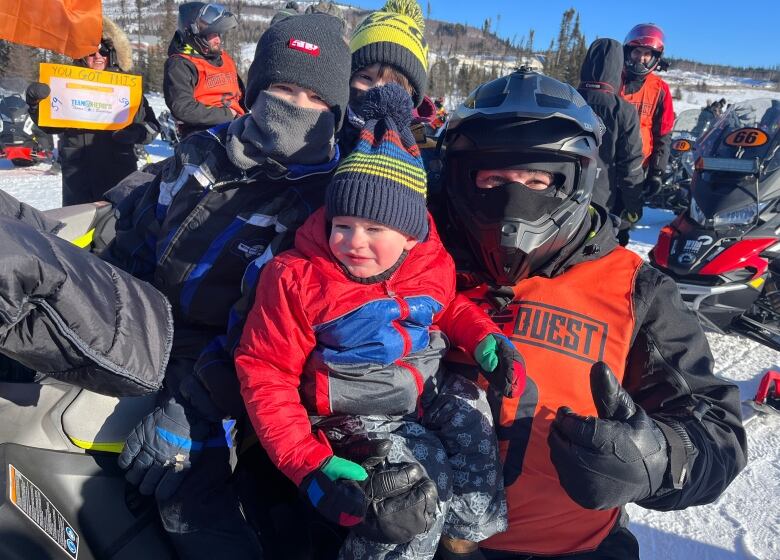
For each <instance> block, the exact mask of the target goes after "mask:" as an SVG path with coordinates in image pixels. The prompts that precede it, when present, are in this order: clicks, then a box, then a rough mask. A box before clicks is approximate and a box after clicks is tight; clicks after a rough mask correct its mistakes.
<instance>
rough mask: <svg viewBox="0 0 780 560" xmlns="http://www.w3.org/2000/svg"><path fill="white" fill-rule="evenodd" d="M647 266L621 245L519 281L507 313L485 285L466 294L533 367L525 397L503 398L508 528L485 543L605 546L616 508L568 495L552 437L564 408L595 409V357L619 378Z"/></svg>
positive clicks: (581, 548)
mask: <svg viewBox="0 0 780 560" xmlns="http://www.w3.org/2000/svg"><path fill="white" fill-rule="evenodd" d="M641 266H642V259H641V257H639V256H638V255H637V254H635V253H633V252H632V251H629V250H627V249H624V248H622V247H619V248H616V249H614V250H613V251H612V252H611V253H609V254H608V255H606V256H604V257H602V258H599V259H596V260H593V261H589V262H584V263H580V264H578V265H575V266H574V267H572V268H570V269H568V270H567V271H566V272H565V273H563V274H561V275H559V276H556V277H555V278H544V277H538V276H537V277H533V278H528V279H526V280H523V281H521V282H520V283H519V284H518V285H517V286H516V287H515V290H514V291H515V299H514V301H513V302H512V303H510V304H509V305H508V306H507V307H506V308H504V309H503V310H501V311H500V312H496V311H495V310H494V309H493V308H492V307H491V306H490V304H488V303H487V302H486V300H485V299H484V297H483V296H484V294H485V291H486V288H485V287H484V286H481V287H478V288H475V289H474V290H470V291H466V292H464V295H466V296H468V297H470V298H471V299H472V300H474V301H475V302H476V303H477V304H479V305H480V306H481V307H483V309H485V310H486V311H487V312H488V313H490V314H491V315H493V320H494V321H495V322H496V324H497V325H499V327H500V328H501V330H502V332H503V333H504V334H505V335H506V336H507V337H509V338H510V339H511V340H512V341H513V342H514V343H515V346H516V348H517V350H518V351H519V352H520V353H521V354H522V355H523V357H524V359H525V362H526V367H527V372H528V380H527V382H526V389H525V391H524V393H523V395H521V396H520V397H519V398H512V399H508V398H504V399H503V401H502V407H501V413H500V421H499V424H498V426H497V427H496V432H497V434H498V439H499V449H500V451H501V458H502V462H503V465H504V482H505V484H506V494H507V505H508V517H509V529H508V530H507V531H506V532H504V533H498V534H497V535H494V536H493V537H491V538H489V539H488V540H486V541H484V542H483V543H481V544H482V545H484V546H485V548H488V549H493V550H502V551H512V552H519V553H525V554H534V555H536V554H540V555H558V554H567V553H575V552H585V551H589V550H593V549H595V548H596V547H598V546H599V544H600V543H601V542H602V541H603V540H604V538H605V537H606V536H607V534H608V533H609V532H610V530H611V529H612V528H613V526H614V525H615V522H616V521H617V519H618V516H619V513H620V510H619V509H610V510H606V511H596V510H589V509H584V508H582V507H580V506H579V505H577V504H576V503H575V502H574V501H573V500H572V499H571V498H569V496H568V495H567V494H566V491H565V490H564V489H563V487H562V486H561V485H560V482H559V481H558V474H557V472H556V470H555V467H554V465H553V464H552V461H551V460H550V448H549V446H548V444H547V436H548V434H549V431H550V424H551V423H552V421H553V419H554V418H555V413H556V411H557V410H558V407H560V406H563V405H566V406H569V407H570V408H572V409H573V410H574V411H575V412H577V413H579V414H582V415H586V416H587V415H596V407H595V405H594V404H593V398H592V396H591V393H590V368H591V365H592V364H593V363H594V362H597V361H604V362H606V363H607V364H608V365H609V366H610V367H611V368H612V371H613V372H614V373H615V375H616V376H617V378H618V379H619V380H621V381H622V379H623V374H624V370H625V365H626V360H627V357H628V352H629V349H630V347H631V334H632V332H633V330H634V322H635V317H634V309H633V305H632V292H633V289H634V281H635V278H636V275H637V273H638V271H639V268H640V267H641ZM605 278H609V282H605V281H604V279H605Z"/></svg>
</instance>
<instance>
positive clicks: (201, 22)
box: [163, 2, 246, 138]
mask: <svg viewBox="0 0 780 560" xmlns="http://www.w3.org/2000/svg"><path fill="white" fill-rule="evenodd" d="M237 25H238V20H237V19H236V16H234V15H233V14H232V13H230V12H228V11H227V10H226V9H225V8H224V6H221V5H219V4H206V3H204V2H186V3H184V4H182V5H181V6H179V28H178V30H177V31H176V33H175V34H174V36H173V39H172V40H171V44H170V45H169V47H168V60H167V61H166V62H165V70H164V75H163V94H164V95H165V103H166V105H168V108H169V109H170V110H171V114H172V115H173V117H174V118H175V119H176V120H177V121H178V122H179V133H180V136H181V137H182V138H183V137H185V136H187V135H189V134H191V133H193V132H197V131H199V130H205V129H207V128H211V127H212V126H216V125H218V124H221V123H224V122H228V121H232V120H233V119H234V118H235V117H239V116H241V115H243V114H244V113H246V108H245V107H244V104H243V97H244V84H243V83H242V82H241V78H239V76H238V71H237V69H236V63H235V62H234V61H233V59H232V58H231V57H230V55H229V54H228V53H227V52H225V51H224V50H223V44H222V37H223V35H224V34H225V33H226V32H227V31H229V30H230V29H233V28H234V27H236V26H237Z"/></svg>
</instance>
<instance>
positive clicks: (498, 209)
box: [469, 183, 564, 222]
mask: <svg viewBox="0 0 780 560" xmlns="http://www.w3.org/2000/svg"><path fill="white" fill-rule="evenodd" d="M557 192H558V189H557V187H556V186H555V185H551V186H549V187H547V188H546V189H544V190H541V191H538V190H534V189H531V188H529V187H527V186H525V185H524V184H523V183H504V184H503V185H499V186H497V187H493V188H490V189H480V188H477V187H472V191H471V196H470V197H469V198H470V199H471V203H472V204H473V205H474V208H475V209H476V211H477V212H479V213H480V214H482V215H483V216H484V217H485V218H486V219H487V220H488V221H492V222H500V221H504V220H505V219H510V220H511V219H514V220H523V221H526V222H535V221H536V220H538V219H539V218H541V217H543V216H549V215H550V214H552V213H553V212H555V210H557V209H558V207H559V206H560V205H561V203H562V202H563V200H564V199H562V198H559V197H557V196H556V194H557Z"/></svg>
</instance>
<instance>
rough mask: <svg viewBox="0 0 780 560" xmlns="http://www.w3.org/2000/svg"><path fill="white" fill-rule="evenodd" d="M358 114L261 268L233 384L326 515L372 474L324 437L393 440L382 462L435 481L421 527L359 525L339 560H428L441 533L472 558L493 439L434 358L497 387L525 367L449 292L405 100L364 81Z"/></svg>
mask: <svg viewBox="0 0 780 560" xmlns="http://www.w3.org/2000/svg"><path fill="white" fill-rule="evenodd" d="M364 111H365V112H366V114H367V115H369V116H370V119H369V120H368V121H367V123H366V126H365V128H364V129H363V130H362V132H361V137H360V141H359V142H358V145H357V148H356V149H355V151H354V152H353V153H352V154H351V155H350V156H349V157H347V158H346V159H345V160H344V161H343V163H342V164H341V165H340V166H339V168H338V170H337V171H336V174H335V175H334V178H333V180H332V182H331V184H330V185H329V187H328V191H327V194H326V205H325V208H323V209H320V210H319V211H318V212H316V213H315V214H313V215H312V216H311V218H310V219H309V220H308V221H307V222H306V223H305V224H304V225H303V226H302V227H301V228H300V229H299V230H298V232H297V236H296V240H295V249H294V250H291V251H288V252H286V253H283V254H281V255H279V256H277V257H276V258H275V259H273V260H272V261H271V262H270V263H269V264H268V265H267V266H266V267H265V269H264V270H263V272H262V275H261V278H260V282H259V285H258V288H257V296H256V301H255V304H254V307H253V309H252V311H251V313H250V315H249V317H248V320H247V323H246V326H245V329H244V334H243V336H242V339H241V344H240V346H239V348H238V350H237V351H236V366H237V370H238V376H239V380H240V382H241V393H242V395H243V397H244V401H245V403H246V407H247V410H248V412H249V416H250V419H251V421H252V423H253V425H254V427H255V430H256V431H257V434H258V436H259V438H260V441H261V443H262V444H263V446H264V447H265V449H266V451H267V452H268V454H269V456H270V458H271V460H272V461H273V462H274V464H276V466H277V467H278V468H279V469H280V470H281V471H282V472H283V473H284V474H286V475H287V476H288V477H289V478H290V479H291V480H293V481H294V482H295V483H296V484H298V485H299V487H300V488H301V490H302V491H303V492H304V494H305V495H306V496H307V497H308V498H309V500H310V501H311V502H312V503H313V504H314V506H315V507H316V508H317V509H318V510H319V511H320V512H321V513H322V514H324V515H325V516H326V517H328V518H329V519H331V520H332V521H335V522H337V523H340V524H341V525H344V526H353V525H357V524H358V523H360V521H361V520H362V519H363V517H364V516H365V514H366V507H367V504H368V501H369V500H368V499H367V497H366V494H365V492H364V489H365V488H367V487H370V481H366V479H367V477H368V474H367V472H366V470H365V469H364V468H363V467H362V466H361V465H359V464H357V463H356V462H352V461H349V460H347V459H345V458H343V457H339V456H337V455H336V454H334V451H333V449H332V447H331V442H332V443H333V445H334V446H335V447H337V449H340V447H339V446H338V443H339V441H343V440H345V439H348V438H350V437H352V436H355V435H356V434H362V435H364V436H365V437H367V438H369V439H387V440H390V441H391V442H392V447H391V449H390V451H389V453H388V455H387V459H386V462H387V463H388V464H389V465H396V466H397V465H404V464H409V463H411V464H415V465H416V464H420V465H422V467H424V469H425V473H426V474H427V476H428V478H430V480H432V481H433V482H434V483H435V485H436V489H437V490H438V500H436V504H435V509H436V511H435V513H434V515H432V516H431V519H430V523H429V524H428V527H426V528H425V529H424V531H423V532H422V533H420V534H418V535H416V536H414V537H413V538H412V540H411V541H409V542H404V543H398V542H396V543H395V544H388V543H387V542H378V540H374V539H372V538H366V536H365V534H366V533H365V532H363V533H362V536H361V531H360V529H359V528H358V530H357V531H352V533H351V534H350V536H349V537H348V538H347V541H346V542H345V544H344V545H343V546H342V549H341V555H340V557H341V558H372V559H382V558H386V557H392V558H410V559H411V558H415V559H420V558H432V557H433V555H434V553H435V552H436V548H437V545H438V543H439V539H440V537H441V540H442V545H443V546H442V550H441V551H440V554H443V555H444V556H442V557H443V558H480V557H481V556H479V552H478V551H477V545H476V543H477V542H479V541H481V540H484V539H486V538H487V537H489V536H491V535H492V534H495V533H497V532H499V531H502V530H504V529H505V527H506V503H505V500H504V492H503V483H502V479H501V468H500V464H499V459H498V450H497V444H496V436H495V432H494V430H493V421H492V417H491V413H490V409H489V406H488V404H487V399H486V397H485V393H484V391H482V389H480V388H479V387H478V386H477V385H476V384H475V383H474V382H472V381H469V380H466V379H465V378H463V377H460V376H458V375H453V374H449V375H447V374H445V373H444V372H443V370H442V367H441V362H442V358H443V357H444V354H445V353H446V351H447V349H448V347H449V346H450V345H452V346H454V347H459V348H461V349H463V350H465V351H466V352H467V353H468V354H469V355H472V356H474V357H475V361H476V362H478V363H479V364H480V366H481V368H482V373H483V375H484V376H485V378H486V379H487V380H488V382H489V383H490V384H491V386H493V387H494V388H495V389H496V390H498V391H499V392H501V393H502V394H505V395H507V396H512V395H513V394H514V393H515V392H518V393H519V390H520V388H519V387H518V385H519V384H520V383H522V382H524V377H523V375H524V368H523V367H522V361H521V358H520V356H519V355H518V354H517V353H516V352H514V350H512V347H511V345H509V344H505V339H504V338H503V337H502V336H501V335H500V330H499V329H498V328H497V327H496V325H495V324H494V323H493V322H492V320H490V319H489V318H488V316H487V315H486V314H484V313H483V312H482V311H481V310H480V309H479V308H478V307H476V306H475V305H474V304H472V303H470V302H469V301H468V300H466V299H465V298H463V297H462V296H457V295H456V293H455V267H454V263H453V261H452V258H451V257H450V255H449V254H448V253H447V252H446V251H445V249H444V247H443V246H442V244H441V242H440V240H439V237H438V235H437V232H436V229H435V227H434V225H433V221H432V220H431V219H430V217H429V215H428V212H427V209H426V206H425V192H426V186H425V171H424V168H423V164H422V161H421V160H420V156H419V150H418V148H417V145H416V144H415V142H414V138H413V136H412V135H411V132H410V131H409V128H408V124H409V121H410V116H411V99H410V98H409V96H408V94H407V93H406V92H405V91H403V89H402V88H400V86H398V85H396V84H391V85H388V86H384V87H380V88H375V89H373V90H371V91H370V92H369V94H368V97H367V100H366V104H365V106H364ZM360 482H363V485H360V484H358V483H360ZM442 535H444V536H443V537H442ZM390 540H392V539H390Z"/></svg>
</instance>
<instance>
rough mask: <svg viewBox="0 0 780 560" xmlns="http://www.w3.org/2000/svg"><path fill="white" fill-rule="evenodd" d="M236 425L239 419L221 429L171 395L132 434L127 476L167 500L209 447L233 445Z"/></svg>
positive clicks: (125, 459) (124, 460) (124, 463)
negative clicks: (233, 432) (233, 433)
mask: <svg viewBox="0 0 780 560" xmlns="http://www.w3.org/2000/svg"><path fill="white" fill-rule="evenodd" d="M234 425H235V421H233V420H225V421H224V422H223V425H222V430H220V429H218V427H217V426H215V424H213V423H210V422H208V421H207V420H205V419H203V418H202V417H201V416H200V415H199V414H197V413H195V412H193V411H192V410H191V409H188V408H185V407H184V406H182V405H181V404H180V403H178V402H177V401H176V400H175V399H174V398H169V399H168V400H167V401H166V402H165V403H164V404H162V405H161V406H159V407H157V408H156V409H155V410H153V411H152V412H151V413H149V414H148V415H147V416H146V417H144V419H143V420H142V421H141V423H140V424H138V426H136V427H135V429H134V430H133V432H132V433H131V434H130V435H129V436H128V438H127V441H126V442H125V446H124V449H122V454H121V455H120V456H119V466H120V467H121V468H123V469H127V474H126V475H125V478H127V480H128V481H129V482H130V483H131V484H134V485H136V486H138V490H139V492H141V494H145V495H151V494H154V495H155V497H156V498H157V499H158V500H165V499H167V498H170V497H171V496H172V495H173V494H174V493H175V492H176V489H177V488H178V487H179V484H181V481H182V480H183V479H184V477H185V476H186V475H187V473H188V472H189V468H190V466H191V465H192V463H193V462H194V461H195V460H196V459H197V457H198V455H199V454H200V453H201V452H202V451H203V450H204V449H205V448H207V447H228V446H231V445H232V431H233V428H234ZM223 430H224V431H223ZM220 432H221V433H220ZM210 435H211V437H209V436H210Z"/></svg>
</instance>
